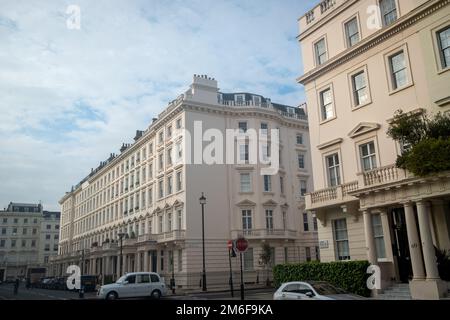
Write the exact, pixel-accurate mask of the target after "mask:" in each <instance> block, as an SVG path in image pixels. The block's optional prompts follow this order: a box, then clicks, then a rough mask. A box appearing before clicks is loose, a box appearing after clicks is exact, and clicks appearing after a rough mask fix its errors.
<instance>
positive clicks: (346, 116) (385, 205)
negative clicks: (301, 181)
mask: <svg viewBox="0 0 450 320" xmlns="http://www.w3.org/2000/svg"><path fill="white" fill-rule="evenodd" d="M299 27H300V34H299V36H298V40H299V42H300V45H301V49H302V54H303V63H304V68H305V70H304V74H303V75H302V76H301V77H300V78H299V79H298V82H299V83H301V84H302V85H304V86H305V91H306V96H307V103H308V107H309V125H310V136H311V156H312V161H313V163H314V164H315V166H314V167H313V176H314V191H313V192H311V193H310V194H309V195H307V197H306V207H307V210H309V211H310V212H313V213H314V214H315V216H316V217H317V219H318V220H319V228H318V229H319V244H320V254H321V258H322V261H341V260H369V262H370V263H372V264H376V265H378V266H379V267H380V268H381V290H384V289H386V288H389V287H391V286H399V285H400V286H401V284H402V283H404V284H407V285H406V287H407V288H408V291H409V293H410V295H411V297H412V298H416V299H438V298H440V297H443V296H444V295H445V294H446V293H447V284H446V283H445V282H444V281H442V280H441V279H440V276H439V273H438V268H437V264H436V256H435V247H436V248H439V249H446V250H449V249H450V239H449V226H450V205H449V201H450V176H449V173H448V172H443V173H441V174H439V175H436V176H434V177H424V178H421V177H416V176H414V175H412V174H411V173H409V172H406V171H404V170H401V169H398V168H396V166H395V161H396V158H397V156H398V155H399V154H401V152H402V150H403V148H404V147H406V146H401V145H399V144H398V143H396V142H395V141H393V140H392V139H390V138H389V137H388V136H387V134H386V131H387V129H388V127H389V121H390V119H392V118H393V117H394V114H395V112H396V110H398V109H401V110H403V111H404V112H405V113H416V112H418V113H421V112H424V111H427V112H428V113H429V114H435V113H437V112H448V111H449V110H450V90H449V88H450V87H449V83H450V72H449V71H450V48H449V44H450V6H449V1H448V0H439V1H437V0H407V1H403V0H335V1H330V0H328V1H321V2H320V3H318V5H317V6H316V7H314V8H313V9H312V10H310V11H309V12H307V13H306V14H305V15H304V16H302V17H301V18H300V19H299ZM403 287H405V286H403Z"/></svg>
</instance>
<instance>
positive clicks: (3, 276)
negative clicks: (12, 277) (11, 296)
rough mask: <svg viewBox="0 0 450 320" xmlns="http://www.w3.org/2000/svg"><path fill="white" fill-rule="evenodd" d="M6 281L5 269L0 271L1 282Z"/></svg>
mask: <svg viewBox="0 0 450 320" xmlns="http://www.w3.org/2000/svg"><path fill="white" fill-rule="evenodd" d="M4 279H5V269H1V270H0V281H3V280H4Z"/></svg>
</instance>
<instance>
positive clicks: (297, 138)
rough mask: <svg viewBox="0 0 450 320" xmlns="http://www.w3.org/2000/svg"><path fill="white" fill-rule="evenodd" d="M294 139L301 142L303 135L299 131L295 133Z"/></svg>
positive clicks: (298, 142)
mask: <svg viewBox="0 0 450 320" xmlns="http://www.w3.org/2000/svg"><path fill="white" fill-rule="evenodd" d="M296 141H297V144H303V135H302V134H301V133H297V136H296Z"/></svg>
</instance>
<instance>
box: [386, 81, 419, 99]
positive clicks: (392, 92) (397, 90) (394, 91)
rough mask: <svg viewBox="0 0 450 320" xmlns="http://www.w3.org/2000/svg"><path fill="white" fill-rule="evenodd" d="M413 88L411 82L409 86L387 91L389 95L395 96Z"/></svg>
mask: <svg viewBox="0 0 450 320" xmlns="http://www.w3.org/2000/svg"><path fill="white" fill-rule="evenodd" d="M413 86H414V82H411V83H409V84H407V85H405V86H403V87H401V88H397V89H395V90H391V91H389V95H390V96H392V95H394V94H396V93H399V92H401V91H403V90H406V89H409V88H411V87H413Z"/></svg>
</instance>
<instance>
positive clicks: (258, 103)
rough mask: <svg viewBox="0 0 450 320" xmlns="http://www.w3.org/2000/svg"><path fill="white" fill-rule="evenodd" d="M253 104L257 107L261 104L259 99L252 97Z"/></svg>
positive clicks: (258, 97)
mask: <svg viewBox="0 0 450 320" xmlns="http://www.w3.org/2000/svg"><path fill="white" fill-rule="evenodd" d="M253 104H254V105H257V106H259V105H260V104H261V97H260V96H253Z"/></svg>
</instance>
